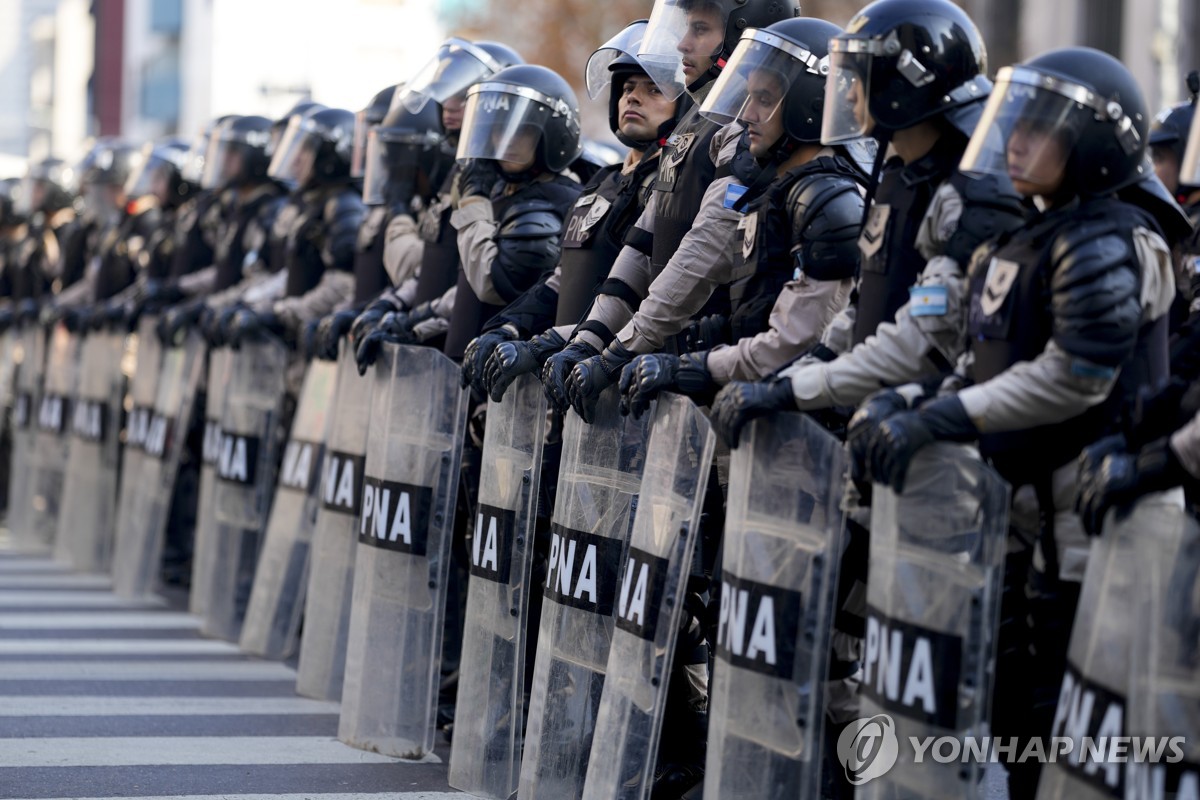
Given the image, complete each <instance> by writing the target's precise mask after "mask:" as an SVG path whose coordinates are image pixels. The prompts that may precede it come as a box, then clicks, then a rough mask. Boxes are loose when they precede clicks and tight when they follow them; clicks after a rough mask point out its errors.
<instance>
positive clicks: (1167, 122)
mask: <svg viewBox="0 0 1200 800" xmlns="http://www.w3.org/2000/svg"><path fill="white" fill-rule="evenodd" d="M1185 82H1186V83H1187V88H1188V94H1189V95H1190V97H1189V98H1188V100H1187V101H1186V102H1183V103H1177V104H1176V105H1173V106H1169V107H1167V108H1164V109H1163V110H1162V111H1161V112H1159V114H1158V116H1157V117H1156V118H1155V120H1154V122H1152V123H1151V124H1150V149H1151V151H1152V152H1154V153H1155V160H1156V161H1157V160H1158V153H1159V152H1161V151H1166V152H1168V153H1170V154H1171V155H1173V156H1174V159H1175V164H1176V165H1178V166H1182V165H1183V154H1184V148H1185V147H1186V146H1187V140H1188V131H1190V130H1191V127H1192V120H1193V119H1194V118H1195V116H1196V99H1197V97H1198V96H1200V71H1197V70H1192V71H1191V72H1189V73H1188V75H1187V78H1185ZM1181 177H1182V176H1181ZM1196 189H1200V184H1188V183H1185V182H1184V181H1183V180H1180V182H1179V187H1178V193H1179V194H1190V193H1191V192H1193V191H1195V190H1196Z"/></svg>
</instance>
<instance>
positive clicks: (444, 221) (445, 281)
mask: <svg viewBox="0 0 1200 800" xmlns="http://www.w3.org/2000/svg"><path fill="white" fill-rule="evenodd" d="M456 175H458V169H457V167H456V168H455V169H452V170H451V171H450V174H449V175H447V176H446V180H445V181H444V182H443V183H442V188H441V191H440V192H438V195H437V197H435V198H434V199H433V200H432V202H431V203H430V204H429V206H427V207H426V209H425V210H424V212H422V214H421V219H420V221H419V229H420V232H421V240H422V241H423V242H425V247H424V249H423V250H422V252H421V274H420V275H418V276H417V293H416V297H415V300H414V302H415V304H420V303H425V302H428V301H430V300H436V299H437V298H439V297H441V296H442V295H444V294H445V293H446V292H447V291H448V290H449V289H450V287H451V286H453V285H454V282H455V281H456V280H458V233H457V231H455V230H454V226H453V225H451V224H450V215H451V214H452V213H454V209H452V208H450V187H451V186H452V185H453V183H454V178H455V176H456Z"/></svg>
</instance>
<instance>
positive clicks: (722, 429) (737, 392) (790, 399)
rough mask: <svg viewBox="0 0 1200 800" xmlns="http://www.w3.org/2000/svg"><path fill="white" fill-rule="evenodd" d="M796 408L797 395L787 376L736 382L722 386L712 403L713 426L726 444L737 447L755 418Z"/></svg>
mask: <svg viewBox="0 0 1200 800" xmlns="http://www.w3.org/2000/svg"><path fill="white" fill-rule="evenodd" d="M795 410H796V396H795V395H794V394H792V382H791V381H790V380H788V379H787V378H772V379H771V380H769V381H759V382H756V383H744V382H742V381H735V382H733V383H731V384H729V385H728V386H726V387H725V388H724V389H722V390H721V391H720V392H719V393H718V394H717V399H716V400H715V401H714V402H713V406H712V420H713V427H715V428H716V429H717V433H719V434H720V435H721V438H722V439H724V440H725V443H726V444H728V445H729V446H730V447H737V446H738V442H739V441H741V437H742V429H743V428H745V427H746V425H748V424H750V422H752V421H753V420H755V419H757V418H758V417H764V416H766V415H767V414H773V413H775V412H776V411H795Z"/></svg>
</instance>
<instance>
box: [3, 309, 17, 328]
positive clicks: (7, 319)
mask: <svg viewBox="0 0 1200 800" xmlns="http://www.w3.org/2000/svg"><path fill="white" fill-rule="evenodd" d="M16 320H17V312H16V311H14V310H13V309H11V308H0V332H3V331H6V330H8V329H9V328H11V327H12V326H13V323H14V322H16Z"/></svg>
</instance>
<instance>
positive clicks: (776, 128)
mask: <svg viewBox="0 0 1200 800" xmlns="http://www.w3.org/2000/svg"><path fill="white" fill-rule="evenodd" d="M747 91H748V92H749V96H748V97H747V98H746V105H745V107H744V108H743V110H742V113H741V118H742V119H743V120H744V121H745V122H746V131H747V133H748V134H749V136H750V154H751V155H753V156H754V157H755V158H762V157H763V156H765V155H767V153H769V152H770V151H771V147H773V146H774V144H775V143H776V142H778V141H779V139H780V137H781V136H783V109H782V106H781V103H782V101H783V96H784V93H785V91H786V90H785V89H784V86H783V84H782V82H781V81H780V80H779V78H778V77H777V76H775V75H772V74H770V73H767V72H763V71H762V70H757V71H755V72H752V73H750V81H749V84H748V86H747Z"/></svg>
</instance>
